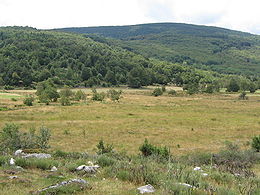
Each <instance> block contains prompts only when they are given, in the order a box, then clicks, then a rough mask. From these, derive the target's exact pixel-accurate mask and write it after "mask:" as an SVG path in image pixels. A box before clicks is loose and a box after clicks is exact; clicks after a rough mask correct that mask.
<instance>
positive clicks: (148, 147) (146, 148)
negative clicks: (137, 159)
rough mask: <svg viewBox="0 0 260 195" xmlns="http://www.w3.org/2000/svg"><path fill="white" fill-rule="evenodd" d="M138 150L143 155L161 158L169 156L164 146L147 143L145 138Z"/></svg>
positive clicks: (168, 151)
mask: <svg viewBox="0 0 260 195" xmlns="http://www.w3.org/2000/svg"><path fill="white" fill-rule="evenodd" d="M139 150H140V151H141V152H142V155H143V156H151V155H155V156H160V157H163V158H169V157H170V150H169V149H168V148H167V147H166V146H165V147H158V146H154V145H152V144H150V143H148V140H147V139H145V140H144V143H143V144H142V145H141V146H140V148H139Z"/></svg>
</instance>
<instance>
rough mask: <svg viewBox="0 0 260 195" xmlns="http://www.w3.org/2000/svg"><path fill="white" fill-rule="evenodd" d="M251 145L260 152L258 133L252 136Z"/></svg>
mask: <svg viewBox="0 0 260 195" xmlns="http://www.w3.org/2000/svg"><path fill="white" fill-rule="evenodd" d="M251 146H252V148H253V149H254V150H255V151H256V152H260V135H258V136H255V137H253V139H252V145H251Z"/></svg>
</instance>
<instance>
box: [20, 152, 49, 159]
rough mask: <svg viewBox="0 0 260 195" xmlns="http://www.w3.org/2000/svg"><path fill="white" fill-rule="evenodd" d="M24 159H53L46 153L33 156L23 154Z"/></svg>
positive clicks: (33, 154)
mask: <svg viewBox="0 0 260 195" xmlns="http://www.w3.org/2000/svg"><path fill="white" fill-rule="evenodd" d="M22 158H51V155H50V154H45V153H32V154H24V153H23V154H22Z"/></svg>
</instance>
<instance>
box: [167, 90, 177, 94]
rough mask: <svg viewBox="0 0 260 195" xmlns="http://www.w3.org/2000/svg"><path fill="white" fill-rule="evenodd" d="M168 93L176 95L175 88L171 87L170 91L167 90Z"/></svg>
mask: <svg viewBox="0 0 260 195" xmlns="http://www.w3.org/2000/svg"><path fill="white" fill-rule="evenodd" d="M168 94H169V95H176V94H177V92H176V91H175V90H173V89H171V90H170V91H168Z"/></svg>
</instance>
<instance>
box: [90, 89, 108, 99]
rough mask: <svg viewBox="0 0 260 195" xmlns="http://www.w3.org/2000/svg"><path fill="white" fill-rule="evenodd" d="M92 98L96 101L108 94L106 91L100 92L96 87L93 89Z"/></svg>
mask: <svg viewBox="0 0 260 195" xmlns="http://www.w3.org/2000/svg"><path fill="white" fill-rule="evenodd" d="M92 93H93V96H92V100H94V101H103V100H104V99H105V97H106V94H105V93H104V92H101V93H98V92H97V90H96V89H92Z"/></svg>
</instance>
